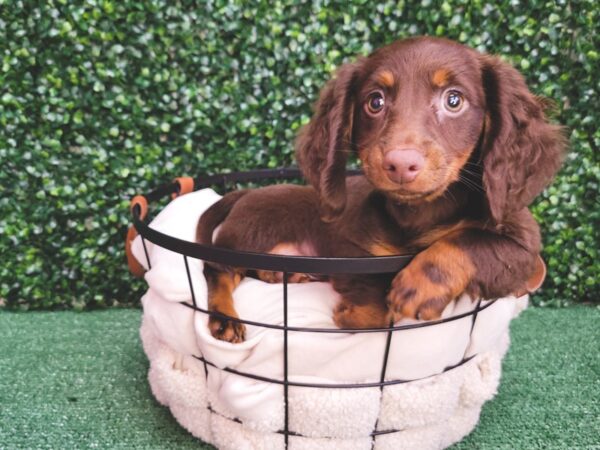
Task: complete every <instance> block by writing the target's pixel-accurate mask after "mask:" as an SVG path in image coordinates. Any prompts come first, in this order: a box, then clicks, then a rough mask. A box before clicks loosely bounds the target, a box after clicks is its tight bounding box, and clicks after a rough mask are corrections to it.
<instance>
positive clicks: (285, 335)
mask: <svg viewBox="0 0 600 450" xmlns="http://www.w3.org/2000/svg"><path fill="white" fill-rule="evenodd" d="M288 351H289V349H288V273H287V272H283V400H284V405H283V406H284V408H285V421H284V428H283V431H284V442H285V448H286V449H287V448H288V440H289V432H288V431H289V423H290V416H289V414H290V411H289V384H288Z"/></svg>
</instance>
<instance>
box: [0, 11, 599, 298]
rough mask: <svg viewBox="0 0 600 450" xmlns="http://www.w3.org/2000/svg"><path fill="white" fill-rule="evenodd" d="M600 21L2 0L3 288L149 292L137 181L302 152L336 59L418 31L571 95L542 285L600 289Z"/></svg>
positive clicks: (265, 162)
mask: <svg viewBox="0 0 600 450" xmlns="http://www.w3.org/2000/svg"><path fill="white" fill-rule="evenodd" d="M598 23H600V14H599V8H598V7H597V3H596V2H595V1H594V0H588V1H577V2H574V1H564V0H563V1H557V2H553V1H539V0H536V1H530V2H519V1H514V0H510V1H507V0H502V1H498V2H494V3H485V2H482V1H477V0H475V1H468V0H464V1H433V0H423V1H421V2H416V1H400V2H389V1H388V2H374V1H368V0H346V1H343V2H337V1H326V0H321V1H319V0H315V1H313V2H298V1H295V0H285V1H260V2H247V1H242V0H237V1H206V2H198V3H196V2H187V1H177V2H174V1H168V0H153V1H147V2H141V1H137V0H135V1H134V0H123V1H116V0H115V1H105V0H87V1H82V0H77V1H74V0H73V1H72V0H54V1H52V0H50V1H47V2H35V1H13V2H8V1H1V0H0V48H1V58H2V61H1V65H2V67H1V69H0V92H1V93H0V126H1V130H2V131H1V132H0V160H1V162H2V164H1V166H0V254H1V255H2V259H1V261H2V263H1V266H0V304H2V305H6V306H8V307H20V308H55V307H74V308H84V307H98V306H107V305H117V304H135V303H137V302H138V299H139V297H140V295H141V293H142V292H143V288H144V286H143V283H142V282H140V281H136V282H134V281H132V278H131V276H130V275H129V274H128V272H127V268H126V265H125V261H124V256H123V238H124V235H125V232H126V228H127V225H128V221H129V214H128V201H129V199H130V198H131V197H132V196H133V195H134V194H136V193H143V192H148V191H149V190H151V189H152V188H154V187H156V186H158V185H159V184H161V183H163V182H165V181H168V180H170V179H172V178H173V177H175V176H180V175H196V174H199V173H202V172H204V173H210V172H216V171H224V170H242V169H249V168H258V167H275V166H280V165H287V164H290V163H291V162H292V154H293V153H292V143H293V139H294V136H295V133H296V131H297V130H298V128H299V127H300V126H301V125H302V124H303V123H305V122H306V121H307V120H308V117H309V115H310V105H311V104H312V102H313V101H314V100H315V99H316V96H317V93H318V90H319V88H320V87H321V86H322V85H323V83H324V81H325V80H326V79H328V78H329V76H330V74H331V72H332V71H333V70H334V69H335V67H336V66H338V65H340V64H341V63H342V62H343V61H345V60H347V59H350V58H352V57H354V56H355V55H358V54H367V53H369V52H371V51H372V50H373V49H375V48H377V47H379V46H381V45H383V44H385V43H388V42H390V41H392V40H395V39H397V38H401V37H406V36H412V35H418V34H430V35H439V36H446V37H449V38H453V39H457V40H459V41H461V42H464V43H467V44H469V45H471V46H474V47H477V48H479V49H481V50H484V51H488V52H493V53H500V54H502V55H504V56H505V57H506V58H508V59H509V60H511V61H512V62H513V63H514V65H516V66H517V67H518V68H520V69H521V71H522V72H523V73H524V74H525V76H526V77H527V79H528V81H529V83H530V86H531V88H532V89H533V90H534V91H535V92H537V93H539V94H543V95H546V96H548V97H550V98H551V99H554V100H555V101H556V102H557V105H558V109H559V112H558V115H557V120H558V121H559V122H561V123H563V124H565V125H566V126H568V127H569V129H570V136H571V146H572V147H571V153H570V155H569V157H568V160H567V163H566V166H565V168H564V169H563V171H562V172H561V175H560V176H559V178H558V179H557V180H556V182H555V183H554V184H553V185H552V187H551V188H549V189H548V190H547V192H546V193H545V194H544V195H543V196H541V197H540V198H539V199H538V201H537V203H536V204H535V207H534V211H535V214H536V216H537V218H538V219H539V221H540V222H541V223H542V225H543V229H544V236H545V237H544V240H545V251H544V256H545V259H546V260H547V261H548V263H549V278H548V280H547V283H546V286H545V288H544V290H543V292H542V293H540V294H537V295H536V296H535V300H536V301H537V302H538V303H541V304H552V305H559V304H560V305H562V304H566V303H569V302H588V301H597V300H598V299H599V298H600V296H599V295H598V294H599V287H598V276H599V272H600V271H599V269H600V262H599V261H600V258H599V256H600V255H599V249H598V247H599V245H598V235H599V228H600V227H599V226H598V225H599V222H600V221H599V218H600V212H599V207H598V179H599V178H600V169H599V166H598V158H599V156H598V148H599V147H600V133H599V131H598V123H600V112H599V111H600V110H599V109H598V108H597V107H596V106H597V105H596V104H597V100H598V98H597V95H598V89H599V87H600V86H599V79H600V78H599V75H598V74H599V72H600V71H599V68H600V61H599V49H600V34H599V32H598ZM593 100H595V101H593Z"/></svg>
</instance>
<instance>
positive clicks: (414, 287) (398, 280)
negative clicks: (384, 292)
mask: <svg viewBox="0 0 600 450" xmlns="http://www.w3.org/2000/svg"><path fill="white" fill-rule="evenodd" d="M411 266H412V263H411V264H409V265H408V266H407V267H406V268H405V269H404V270H402V271H401V272H400V273H399V274H398V275H396V277H395V278H394V280H393V281H392V286H391V289H390V292H389V294H388V296H387V302H388V305H389V308H390V311H391V312H392V314H393V316H394V321H397V320H399V319H401V318H403V317H407V318H412V319H420V320H435V319H439V318H440V316H441V315H442V311H444V308H446V306H447V305H448V303H450V302H451V301H452V300H454V298H455V295H454V293H453V292H452V289H451V287H450V286H448V285H447V284H446V283H444V282H435V281H432V280H431V279H430V278H429V277H428V276H427V275H425V274H424V273H423V271H422V270H420V269H417V270H415V269H414V268H413V267H411Z"/></svg>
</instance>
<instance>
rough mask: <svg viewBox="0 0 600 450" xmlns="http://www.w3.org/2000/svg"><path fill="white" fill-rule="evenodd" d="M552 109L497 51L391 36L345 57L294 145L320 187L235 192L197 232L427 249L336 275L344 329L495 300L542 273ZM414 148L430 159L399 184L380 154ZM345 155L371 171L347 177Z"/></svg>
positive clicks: (336, 250) (349, 247)
mask: <svg viewBox="0 0 600 450" xmlns="http://www.w3.org/2000/svg"><path fill="white" fill-rule="evenodd" d="M447 89H452V90H458V91H459V92H460V93H461V95H462V97H461V98H462V99H463V102H462V104H461V105H462V109H460V111H459V112H458V113H457V112H455V111H454V110H448V108H446V106H444V101H445V100H444V99H445V97H444V95H445V93H446V92H447ZM373 92H378V93H382V94H383V96H384V99H385V106H384V107H383V109H382V110H381V111H380V112H377V113H376V114H374V113H373V111H371V110H368V109H367V108H366V102H367V101H368V99H369V98H370V97H369V96H370V95H372V94H373ZM543 106H544V105H543V104H542V102H541V101H540V100H539V99H537V98H536V97H535V96H534V95H533V94H531V93H530V92H529V90H528V89H527V86H526V85H525V82H524V80H523V77H522V76H521V75H520V74H519V73H518V72H517V71H516V70H515V69H514V68H512V67H511V66H510V65H508V64H507V63H504V62H502V61H501V60H500V59H498V58H496V57H493V56H488V55H482V54H479V53H477V52H475V51H474V50H472V49H469V48H468V47H465V46H463V45H460V44H457V43H454V42H451V41H448V40H444V39H436V38H413V39H407V40H403V41H398V42H395V43H393V44H391V45H388V46H386V47H383V48H381V49H379V50H377V51H376V52H374V53H373V54H372V55H370V56H369V57H367V58H363V59H359V60H357V61H356V62H353V63H349V64H346V65H344V66H342V67H341V68H340V69H339V70H338V72H337V74H336V76H335V77H334V78H333V79H332V80H331V81H329V82H328V83H327V85H326V86H325V87H324V88H323V90H322V92H321V95H320V98H319V100H318V102H317V104H316V108H315V113H314V115H313V117H312V119H311V121H310V122H309V124H308V125H307V126H306V127H305V128H304V129H303V130H302V132H301V134H300V135H299V137H298V140H297V145H296V149H297V159H298V162H299V164H300V167H301V169H302V171H303V173H304V175H305V177H306V179H307V180H308V181H309V182H310V184H311V187H308V186H290V185H277V186H271V187H267V188H261V189H256V190H251V191H242V193H240V192H234V193H231V194H227V195H226V196H225V197H224V198H223V199H222V200H221V201H219V202H218V203H216V204H215V205H214V206H213V207H211V208H210V209H209V210H208V211H207V213H205V214H204V216H203V217H202V219H201V220H200V223H199V226H198V240H199V241H200V242H203V243H214V245H217V246H222V247H227V248H233V249H238V250H247V251H254V252H270V251H274V249H276V250H277V252H278V253H279V252H280V251H281V249H282V247H277V246H278V245H280V244H282V243H284V244H286V245H291V246H292V247H291V250H290V247H288V250H287V251H290V252H291V253H294V254H296V253H300V254H303V255H320V256H346V257H361V256H369V255H377V256H381V255H389V254H392V253H394V252H411V253H412V252H420V253H419V254H418V255H417V256H416V257H415V258H414V259H413V260H412V261H411V263H410V264H408V266H406V268H404V269H403V270H402V271H401V272H400V273H398V274H389V275H385V274H384V275H365V276H360V277H359V276H342V275H340V276H333V277H332V278H331V282H332V284H333V287H334V289H335V290H336V291H337V292H339V293H340V294H341V297H342V300H341V302H340V304H339V305H338V306H337V308H336V309H335V311H334V321H335V323H336V324H337V325H338V326H341V327H348V328H361V327H371V326H386V325H387V324H389V321H390V320H396V319H398V318H400V317H419V318H423V319H434V318H437V317H439V315H440V313H441V311H442V310H443V309H444V307H445V306H446V305H447V304H448V303H449V302H450V301H451V300H452V299H454V298H455V297H456V296H458V295H460V294H461V293H462V292H467V293H469V294H471V295H472V296H474V297H478V296H483V297H486V298H492V297H498V296H504V295H508V294H510V293H513V292H517V291H520V290H522V289H523V288H524V287H525V286H527V285H528V283H527V281H528V278H529V277H530V276H533V275H534V274H536V273H537V272H536V271H537V269H536V267H537V264H538V262H539V261H538V259H537V258H538V254H539V252H540V249H541V242H540V234H539V229H538V226H537V224H536V223H535V221H534V219H533V217H532V216H531V214H530V212H529V211H528V209H527V206H528V205H529V204H530V203H531V201H532V200H533V199H534V197H535V196H536V195H537V194H539V193H540V192H541V191H542V189H543V188H544V187H545V186H546V185H547V184H548V183H549V182H550V181H551V179H552V177H553V175H554V174H555V173H556V171H557V170H558V168H559V166H560V163H561V157H562V154H563V152H564V149H565V138H564V136H563V134H562V132H561V129H560V127H558V126H556V125H552V124H550V123H549V122H548V121H547V119H546V117H545V115H544V111H543ZM407 148H410V149H411V150H416V151H418V152H420V153H421V155H422V156H423V160H424V163H423V167H422V168H421V169H420V172H419V173H418V176H417V177H416V178H415V179H414V180H413V181H411V182H409V183H402V182H400V183H399V182H396V181H393V179H392V178H390V177H388V174H387V172H386V171H387V170H388V169H386V166H385V158H386V155H387V154H388V152H392V151H395V150H398V149H407ZM350 153H356V154H357V155H358V157H359V159H360V160H361V162H362V167H363V171H364V176H359V177H349V178H346V176H345V166H346V160H347V157H348V155H349V154H350ZM219 223H221V228H220V231H219V233H218V236H217V238H216V239H215V240H214V242H212V231H213V230H214V228H215V227H216V226H217V225H218V224H219ZM284 250H285V248H284ZM223 272H225V273H232V272H233V270H232V269H231V268H227V267H221V266H219V265H215V264H210V263H209V264H206V268H205V275H206V276H207V279H209V286H211V285H213V286H214V285H217V286H224V287H221V288H219V289H220V290H218V291H217V292H218V295H217V294H211V293H210V291H209V295H215V296H216V297H218V301H217V302H216V303H217V304H218V305H219V306H218V308H220V309H218V310H232V309H233V304H232V300H231V296H230V292H231V290H232V289H230V287H231V286H233V284H231V283H230V284H227V283H228V282H224V281H223V278H220V277H222V275H221V274H222V273H223ZM262 276H263V277H266V278H269V277H271V278H272V277H273V275H272V274H271V275H265V274H263V275H262ZM275 280H276V278H275ZM299 280H300V281H303V280H305V279H304V278H303V277H300V278H299ZM209 289H210V288H209ZM223 293H224V294H223ZM228 293H229V294H228ZM227 295H229V297H227ZM212 303H213V304H214V303H215V302H214V301H212ZM225 303H229V304H228V305H226V306H225V305H224V304H225ZM216 321H217V320H216V319H215V322H216ZM228 327H233V325H232V323H231V322H227V323H224V324H223V323H222V324H221V326H220V327H219V329H222V328H226V329H227V328H228ZM239 335H240V333H239V330H237V331H236V330H235V329H234V330H233V331H231V330H229V331H227V332H221V334H219V335H217V337H219V338H221V339H228V338H229V337H231V336H234V339H237V338H239Z"/></svg>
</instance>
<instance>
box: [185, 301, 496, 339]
mask: <svg viewBox="0 0 600 450" xmlns="http://www.w3.org/2000/svg"><path fill="white" fill-rule="evenodd" d="M497 301H498V300H490V301H489V303H486V304H485V305H483V306H478V307H477V308H475V309H472V310H470V311H467V312H464V313H461V314H457V315H455V316H450V317H445V318H443V319H439V320H432V321H427V322H417V323H409V324H406V325H396V326H393V327H391V328H316V327H315V328H310V327H290V326H288V327H287V330H288V331H297V332H300V333H353V334H361V333H381V332H386V331H390V332H391V331H400V330H413V329H415V328H427V327H432V326H435V325H439V324H442V323H448V322H453V321H455V320H459V319H463V318H465V317H468V316H471V315H473V314H474V313H476V312H478V311H483V310H484V309H487V308H489V307H490V306H492V305H493V304H494V303H495V302H497ZM180 304H181V305H183V306H186V307H187V308H190V309H193V310H195V311H198V312H201V313H204V314H208V315H211V316H215V317H219V318H222V319H227V320H231V321H233V322H237V323H243V324H246V325H252V326H255V327H262V328H271V329H274V330H283V329H284V328H285V327H283V326H281V325H274V324H270V323H262V322H255V321H253V320H246V319H240V318H239V317H233V316H228V315H227V314H223V313H221V312H218V311H208V310H206V309H203V308H200V307H196V306H194V305H190V304H189V303H187V302H180Z"/></svg>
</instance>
